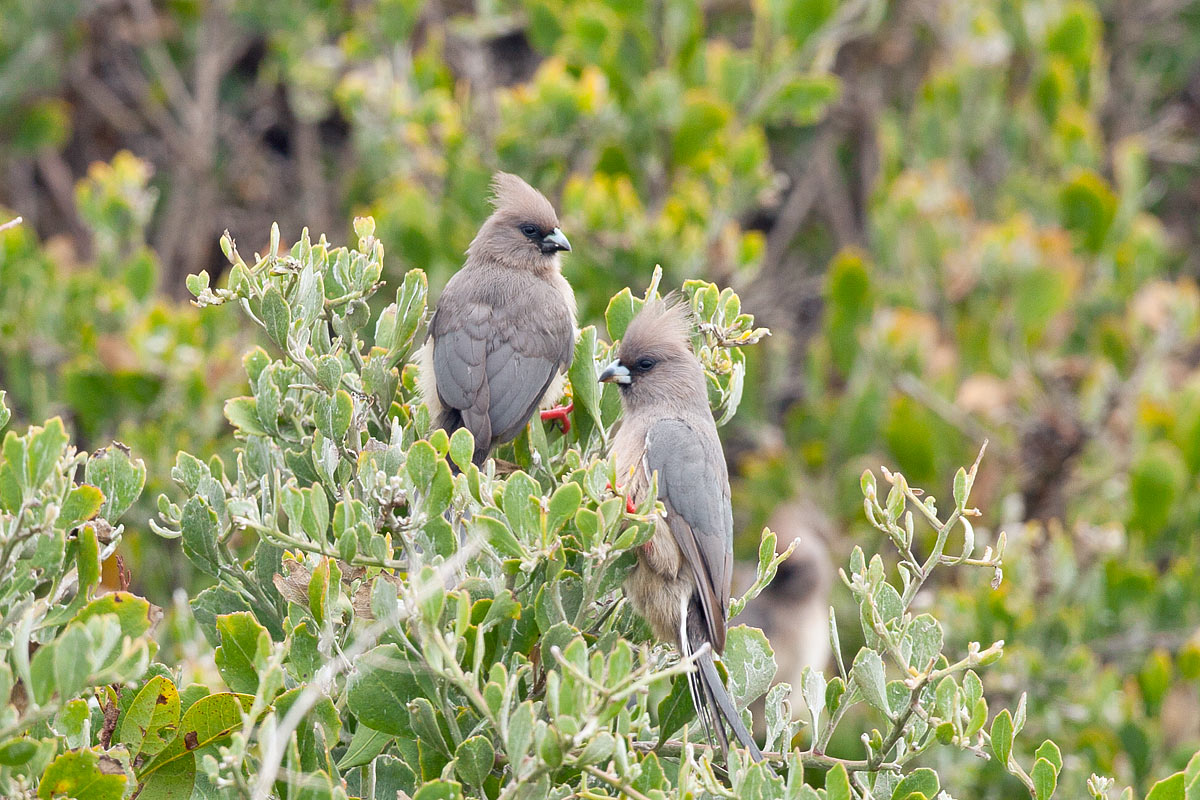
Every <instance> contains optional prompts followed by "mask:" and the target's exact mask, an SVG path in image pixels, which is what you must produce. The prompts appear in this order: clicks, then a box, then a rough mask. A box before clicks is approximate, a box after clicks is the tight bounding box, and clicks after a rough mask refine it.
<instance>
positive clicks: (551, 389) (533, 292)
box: [418, 172, 576, 466]
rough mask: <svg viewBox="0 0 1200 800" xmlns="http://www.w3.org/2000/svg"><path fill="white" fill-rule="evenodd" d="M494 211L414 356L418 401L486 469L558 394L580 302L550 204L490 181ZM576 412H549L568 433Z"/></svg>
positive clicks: (505, 176)
mask: <svg viewBox="0 0 1200 800" xmlns="http://www.w3.org/2000/svg"><path fill="white" fill-rule="evenodd" d="M491 188H492V197H491V202H492V206H493V209H494V210H493V212H492V214H491V216H489V217H488V218H487V220H486V221H485V222H484V223H483V225H482V226H481V227H480V229H479V232H478V233H477V234H476V236H475V238H474V239H473V240H472V241H471V244H470V246H469V247H468V248H467V257H466V261H465V263H464V264H463V267H462V269H460V270H459V271H458V272H456V273H455V274H454V275H453V277H451V278H450V280H449V281H448V282H447V283H446V288H445V289H444V290H443V291H442V295H441V298H440V299H439V301H438V305H437V310H436V311H435V312H434V315H433V318H432V319H431V320H430V323H429V332H428V334H427V336H426V339H425V342H424V344H423V345H422V347H421V351H420V353H419V354H418V369H419V383H418V390H419V394H420V397H421V399H422V400H423V401H424V402H425V403H426V405H428V407H429V410H430V413H431V415H432V417H433V420H434V423H435V425H436V426H437V427H438V428H442V429H444V430H445V431H446V432H447V433H453V432H454V431H456V430H458V429H459V428H466V429H467V430H468V431H470V432H471V435H472V436H473V437H474V438H475V449H474V453H473V454H472V458H471V460H472V462H473V463H474V464H476V465H477V466H483V464H484V462H486V461H487V458H488V455H489V454H490V453H491V452H492V450H493V448H495V447H496V446H497V445H500V444H503V443H504V442H509V441H511V440H513V439H514V438H516V436H517V434H518V433H520V432H521V430H522V429H523V428H524V427H525V425H526V424H528V422H529V420H530V418H531V417H532V416H533V413H534V411H535V410H537V409H538V407H539V405H540V404H541V403H542V401H543V399H546V400H548V401H550V402H551V403H552V402H553V401H555V400H557V399H558V398H560V397H561V396H562V393H563V384H564V378H565V374H566V370H567V368H568V367H569V366H570V363H571V357H572V355H573V354H574V350H575V335H576V325H575V295H574V292H573V291H572V290H571V285H570V284H569V283H568V282H567V280H566V279H565V278H564V277H563V275H562V270H561V264H560V261H561V254H562V253H564V252H570V250H571V243H570V241H569V240H568V239H567V237H566V235H565V234H564V233H563V232H562V229H561V228H560V227H559V223H558V215H557V214H556V213H555V211H554V206H552V205H551V204H550V201H549V200H547V199H546V197H545V196H544V195H543V194H542V193H541V192H539V191H538V190H537V189H534V188H533V187H532V186H530V185H529V184H528V183H526V182H525V181H524V180H522V179H521V178H519V177H517V176H516V175H512V174H509V173H507V172H499V173H496V175H495V176H494V177H493V178H492V184H491ZM571 410H572V407H571V406H570V405H567V406H563V407H555V408H551V409H548V410H546V411H544V412H543V414H542V418H543V419H547V420H549V419H557V420H561V421H562V423H563V429H564V431H566V430H567V429H568V428H569V425H570V422H569V418H568V416H567V415H568V414H569V413H570V412H571Z"/></svg>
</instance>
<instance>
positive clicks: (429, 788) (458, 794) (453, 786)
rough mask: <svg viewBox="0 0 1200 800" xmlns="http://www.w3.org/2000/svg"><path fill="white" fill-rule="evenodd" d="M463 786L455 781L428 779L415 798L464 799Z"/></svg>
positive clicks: (423, 799) (418, 799) (426, 799)
mask: <svg viewBox="0 0 1200 800" xmlns="http://www.w3.org/2000/svg"><path fill="white" fill-rule="evenodd" d="M462 796H463V794H462V787H461V786H459V785H458V784H457V783H455V782H454V781H442V780H436V781H427V782H426V783H425V785H424V786H422V787H421V788H420V789H418V790H417V793H416V794H415V795H413V800H462Z"/></svg>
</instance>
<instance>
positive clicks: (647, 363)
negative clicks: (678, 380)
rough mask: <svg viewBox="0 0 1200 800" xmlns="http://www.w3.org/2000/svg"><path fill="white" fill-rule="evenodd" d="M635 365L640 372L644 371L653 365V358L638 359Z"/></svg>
mask: <svg viewBox="0 0 1200 800" xmlns="http://www.w3.org/2000/svg"><path fill="white" fill-rule="evenodd" d="M636 366H637V368H638V370H639V371H640V372H646V371H648V370H650V369H651V368H653V367H654V359H653V358H643V359H639V360H638V362H637V365H636Z"/></svg>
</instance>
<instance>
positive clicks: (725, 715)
mask: <svg viewBox="0 0 1200 800" xmlns="http://www.w3.org/2000/svg"><path fill="white" fill-rule="evenodd" d="M689 610H690V611H691V612H692V613H688V612H689ZM703 614H704V610H703V608H702V607H701V604H700V602H699V601H698V600H696V599H695V598H694V596H693V598H685V599H684V602H683V608H682V610H681V613H680V623H679V643H680V648H681V650H682V651H683V655H684V657H688V656H691V655H692V654H693V653H696V652H699V650H700V648H701V647H702V646H703V645H704V644H705V643H706V642H708V627H707V626H706V625H705V624H704V622H703ZM688 689H689V690H690V691H691V694H692V704H693V705H694V706H695V707H696V714H697V715H698V716H699V717H700V719H701V720H702V721H703V722H704V728H705V731H706V732H707V733H708V740H709V742H711V741H712V733H713V732H714V731H715V732H716V734H717V743H718V744H719V745H720V747H721V755H722V756H724V757H725V760H726V762H728V761H729V737H728V736H727V735H726V733H725V725H726V724H728V725H729V727H730V729H731V730H732V731H733V735H734V737H735V738H736V739H737V740H738V743H739V744H741V746H742V747H745V748H746V749H747V750H749V751H750V757H751V758H753V759H754V760H755V761H762V760H763V754H762V751H761V750H759V749H758V745H757V744H755V742H754V737H753V736H751V735H750V731H748V730H746V726H745V724H744V723H743V722H742V716H741V714H739V713H738V710H737V708H735V707H734V704H733V698H732V697H730V696H729V692H728V691H727V690H726V689H725V684H724V683H722V682H721V673H719V672H717V665H716V663H715V662H714V661H713V652H712V646H711V643H709V647H708V648H707V649H706V650H705V651H704V652H703V653H701V654H700V657H699V658H697V659H696V670H695V671H694V672H690V673H688Z"/></svg>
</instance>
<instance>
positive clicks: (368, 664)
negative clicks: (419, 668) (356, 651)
mask: <svg viewBox="0 0 1200 800" xmlns="http://www.w3.org/2000/svg"><path fill="white" fill-rule="evenodd" d="M356 666H357V668H358V669H357V671H356V672H355V673H354V674H353V675H351V677H350V680H349V682H348V685H347V688H346V704H347V706H348V707H349V708H350V711H351V712H353V714H354V716H355V717H357V718H358V721H359V722H361V723H362V724H364V725H367V726H368V727H371V728H374V729H375V730H378V731H382V732H384V733H388V734H392V735H394V736H400V735H409V736H411V735H412V723H411V721H409V720H408V719H407V716H408V715H407V714H405V713H401V712H398V711H397V709H404V708H406V707H407V706H408V701H409V700H411V699H412V698H414V697H418V696H420V695H421V694H422V689H421V687H420V685H419V684H418V683H417V680H416V678H415V676H414V665H413V664H412V663H411V662H410V661H409V660H408V659H407V658H405V656H404V654H403V653H402V652H401V651H400V648H399V647H397V646H396V645H394V644H384V645H380V646H379V647H376V648H374V649H372V650H368V651H367V652H366V653H364V654H363V655H362V656H361V657H360V658H359V659H358V660H357V662H356Z"/></svg>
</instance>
